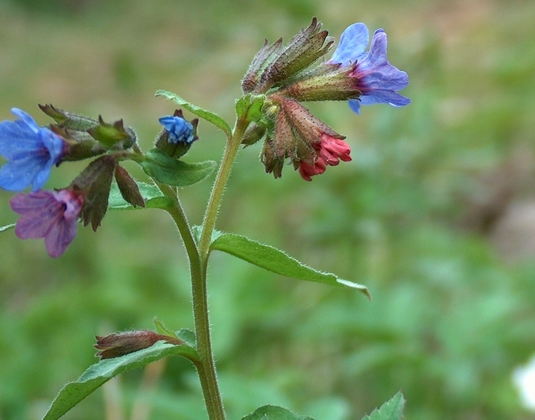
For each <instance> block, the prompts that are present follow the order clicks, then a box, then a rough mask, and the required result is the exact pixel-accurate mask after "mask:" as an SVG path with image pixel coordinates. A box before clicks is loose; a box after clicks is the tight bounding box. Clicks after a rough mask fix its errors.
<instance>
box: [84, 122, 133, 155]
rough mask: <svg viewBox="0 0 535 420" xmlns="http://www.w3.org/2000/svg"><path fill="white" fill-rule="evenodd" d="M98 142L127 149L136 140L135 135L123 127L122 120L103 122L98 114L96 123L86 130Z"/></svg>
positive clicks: (106, 145)
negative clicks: (110, 122) (111, 122)
mask: <svg viewBox="0 0 535 420" xmlns="http://www.w3.org/2000/svg"><path fill="white" fill-rule="evenodd" d="M86 131H87V132H88V133H89V134H90V135H91V137H93V138H94V139H95V140H96V141H98V142H99V143H100V144H102V145H104V146H105V147H107V148H110V149H111V148H112V147H115V148H119V149H128V148H129V147H131V146H132V145H133V144H134V143H135V142H136V135H135V133H134V131H133V130H132V129H130V128H125V127H124V123H123V120H118V121H115V122H114V123H113V124H109V123H106V122H104V120H103V119H102V116H100V115H99V116H98V124H97V125H94V126H93V127H90V128H88V129H87V130H86Z"/></svg>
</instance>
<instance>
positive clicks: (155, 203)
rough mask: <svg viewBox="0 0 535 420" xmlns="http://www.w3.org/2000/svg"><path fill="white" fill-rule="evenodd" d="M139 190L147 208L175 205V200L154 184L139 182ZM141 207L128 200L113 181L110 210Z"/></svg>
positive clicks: (162, 207)
mask: <svg viewBox="0 0 535 420" xmlns="http://www.w3.org/2000/svg"><path fill="white" fill-rule="evenodd" d="M137 185H138V187H139V192H140V194H141V196H142V197H143V200H144V202H145V208H149V209H150V208H158V209H168V208H171V207H172V206H173V200H172V199H171V198H169V197H166V196H165V195H163V194H162V192H161V191H160V189H159V188H158V187H157V186H156V185H153V184H147V183H145V182H138V183H137ZM139 208H141V207H134V206H133V205H132V204H130V203H129V202H127V201H126V200H125V199H124V198H123V196H122V194H121V191H120V190H119V187H118V186H117V184H115V183H113V184H112V185H111V189H110V195H109V199H108V209H110V210H133V209H139Z"/></svg>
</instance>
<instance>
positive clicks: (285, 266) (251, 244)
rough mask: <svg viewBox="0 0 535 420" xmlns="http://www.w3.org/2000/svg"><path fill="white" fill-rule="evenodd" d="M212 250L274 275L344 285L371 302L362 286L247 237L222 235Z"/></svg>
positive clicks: (231, 234) (366, 290) (229, 234)
mask: <svg viewBox="0 0 535 420" xmlns="http://www.w3.org/2000/svg"><path fill="white" fill-rule="evenodd" d="M210 248H211V249H213V250H218V251H223V252H226V253H228V254H231V255H234V256H235V257H238V258H241V259H242V260H245V261H247V262H250V263H251V264H254V265H256V266H258V267H262V268H264V269H266V270H269V271H272V272H273V273H277V274H281V275H283V276H286V277H293V278H296V279H301V280H309V281H315V282H319V283H325V284H330V285H333V286H340V285H343V286H347V287H351V288H354V289H357V290H359V291H360V292H362V293H364V294H365V295H366V296H367V297H368V298H370V293H369V292H368V289H367V288H366V287H365V286H363V285H361V284H358V283H353V282H350V281H347V280H343V279H339V278H338V277H337V276H336V275H335V274H333V273H325V272H322V271H318V270H316V269H314V268H311V267H309V266H307V265H305V264H303V263H301V262H299V261H297V260H296V259H295V258H292V257H290V256H289V255H288V254H286V253H285V252H283V251H281V250H280V249H277V248H275V247H272V246H270V245H265V244H262V243H260V242H257V241H254V240H252V239H249V238H247V237H245V236H241V235H237V234H234V233H222V234H221V235H219V236H218V237H217V238H216V239H215V240H214V241H213V242H212V244H211V246H210Z"/></svg>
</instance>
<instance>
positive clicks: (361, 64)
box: [329, 23, 411, 114]
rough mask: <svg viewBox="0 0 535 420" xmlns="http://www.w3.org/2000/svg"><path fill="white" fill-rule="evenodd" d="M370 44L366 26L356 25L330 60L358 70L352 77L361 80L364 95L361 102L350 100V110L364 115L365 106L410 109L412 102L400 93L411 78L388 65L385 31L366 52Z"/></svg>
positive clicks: (377, 34) (348, 30)
mask: <svg viewBox="0 0 535 420" xmlns="http://www.w3.org/2000/svg"><path fill="white" fill-rule="evenodd" d="M368 40H369V33H368V28H367V27H366V25H365V24H363V23H354V24H353V25H351V26H349V27H348V28H347V29H346V30H345V31H344V33H343V34H342V36H341V37H340V44H339V45H338V47H337V48H336V50H335V52H334V54H333V56H332V58H331V59H330V60H329V63H334V64H341V65H342V66H344V67H345V66H351V65H354V66H355V68H354V70H353V71H352V72H351V73H350V76H351V77H354V78H356V79H357V88H358V90H359V91H360V92H361V95H360V97H359V98H358V99H350V100H349V106H350V107H351V109H352V110H353V111H355V112H356V113H357V114H360V105H361V104H362V105H371V104H377V103H385V104H388V105H391V106H395V107H400V106H405V105H408V104H409V103H410V102H411V101H410V99H409V98H406V97H405V96H402V95H400V94H399V93H397V92H396V91H398V90H401V89H403V88H404V87H406V86H407V85H408V84H409V76H408V75H407V73H405V72H404V71H401V70H399V69H398V68H397V67H394V66H393V65H391V64H390V63H389V62H388V60H387V58H386V46H387V38H386V33H385V31H384V30H383V29H377V30H376V31H375V33H374V34H373V38H372V42H371V45H370V50H369V51H366V47H367V46H368Z"/></svg>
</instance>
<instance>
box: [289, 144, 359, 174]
mask: <svg viewBox="0 0 535 420" xmlns="http://www.w3.org/2000/svg"><path fill="white" fill-rule="evenodd" d="M312 147H314V149H315V150H316V153H317V155H318V157H317V159H316V161H315V162H314V164H312V165H311V164H309V163H307V162H305V161H301V162H300V164H299V173H300V174H301V176H302V177H303V179H304V180H305V181H312V178H311V177H312V176H314V175H321V174H322V173H323V172H325V169H327V165H329V166H336V165H338V164H339V163H340V160H342V161H344V162H349V161H351V156H349V154H350V153H351V148H350V147H349V145H348V144H347V143H346V142H345V141H343V140H341V139H337V138H335V137H332V136H329V135H328V134H322V136H321V142H320V143H313V144H312Z"/></svg>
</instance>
